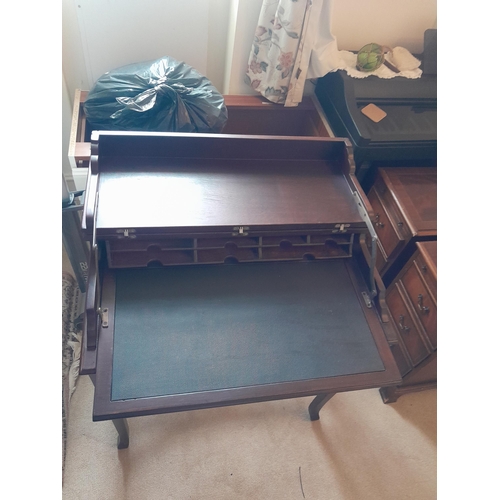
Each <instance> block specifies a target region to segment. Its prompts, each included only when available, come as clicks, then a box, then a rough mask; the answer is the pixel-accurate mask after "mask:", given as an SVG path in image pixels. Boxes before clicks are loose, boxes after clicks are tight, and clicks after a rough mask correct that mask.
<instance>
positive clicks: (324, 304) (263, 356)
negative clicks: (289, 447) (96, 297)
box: [111, 260, 384, 400]
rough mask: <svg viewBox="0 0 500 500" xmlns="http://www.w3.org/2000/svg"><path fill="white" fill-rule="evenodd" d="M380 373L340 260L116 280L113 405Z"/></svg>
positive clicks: (143, 273)
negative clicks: (173, 395)
mask: <svg viewBox="0 0 500 500" xmlns="http://www.w3.org/2000/svg"><path fill="white" fill-rule="evenodd" d="M363 307H364V306H363ZM382 370H384V365H383V363H382V361H381V359H380V356H379V353H378V351H377V348H376V345H375V342H374V340H373V337H372V334H371V332H370V330H369V327H368V324H367V322H366V319H365V317H364V314H363V312H362V309H361V305H360V303H359V301H358V298H357V296H356V294H355V292H354V290H353V286H352V283H351V280H350V278H349V275H348V272H347V269H346V267H345V263H344V262H343V261H342V260H333V261H315V262H279V263H278V262H276V263H256V264H238V265H212V266H209V265H205V266H203V265H200V266H186V267H182V266H179V267H170V268H159V269H156V268H155V269H123V270H118V271H117V272H116V309H115V333H114V354H113V368H112V394H111V399H112V400H121V399H131V398H141V397H152V396H161V395H168V394H181V393H189V392H197V391H205V390H214V389H225V388H232V387H244V386H251V385H260V384H269V383H276V382H286V381H296V380H307V379H314V378H321V377H333V376H339V375H349V374H356V373H365V372H374V371H382Z"/></svg>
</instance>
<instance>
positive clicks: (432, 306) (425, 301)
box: [401, 260, 437, 349]
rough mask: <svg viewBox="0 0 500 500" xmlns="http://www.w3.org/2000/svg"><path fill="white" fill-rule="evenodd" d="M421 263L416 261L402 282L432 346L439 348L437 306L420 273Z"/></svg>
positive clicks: (404, 275) (402, 278)
mask: <svg viewBox="0 0 500 500" xmlns="http://www.w3.org/2000/svg"><path fill="white" fill-rule="evenodd" d="M418 269H419V263H418V262H417V261H416V260H414V261H413V263H412V265H411V266H410V267H409V268H408V270H407V271H406V272H405V273H404V274H403V276H402V277H401V281H402V283H403V285H404V287H405V289H406V293H407V294H408V297H409V298H410V301H411V303H412V305H413V309H414V310H415V312H416V315H417V317H418V319H419V320H420V322H421V323H422V326H423V327H424V329H425V333H426V334H427V336H428V337H429V340H430V342H431V345H432V347H433V348H434V349H436V348H437V306H436V303H435V302H434V300H433V297H432V295H431V293H430V292H429V289H428V288H427V286H426V285H425V283H424V281H423V279H422V276H421V275H420V273H419V271H418Z"/></svg>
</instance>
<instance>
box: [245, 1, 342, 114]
mask: <svg viewBox="0 0 500 500" xmlns="http://www.w3.org/2000/svg"><path fill="white" fill-rule="evenodd" d="M332 4H333V0H263V2H262V8H261V12H260V16H259V21H258V23H257V28H256V30H255V36H254V42H253V45H252V50H251V53H250V57H249V61H248V70H247V73H246V75H245V79H246V82H247V83H248V85H250V86H251V87H252V88H253V89H254V90H256V91H257V92H259V93H260V94H262V95H263V96H264V97H266V98H267V99H268V100H270V101H272V102H276V103H280V104H284V105H285V106H296V105H297V104H299V103H300V102H301V101H302V95H303V93H304V85H305V81H306V79H309V78H319V77H321V76H324V75H325V74H326V73H328V72H329V71H331V69H332V64H333V63H332V61H333V60H334V59H335V57H336V54H337V53H338V49H337V40H336V38H335V36H334V35H333V34H332V33H331V19H332V16H331V9H332Z"/></svg>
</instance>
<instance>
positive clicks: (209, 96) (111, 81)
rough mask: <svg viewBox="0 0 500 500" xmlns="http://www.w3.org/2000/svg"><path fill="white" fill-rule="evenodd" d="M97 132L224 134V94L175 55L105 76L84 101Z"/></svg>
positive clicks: (98, 81) (137, 64) (91, 122)
mask: <svg viewBox="0 0 500 500" xmlns="http://www.w3.org/2000/svg"><path fill="white" fill-rule="evenodd" d="M84 110H85V115H86V117H87V120H88V121H89V123H90V124H91V125H92V127H93V129H94V130H122V131H126V130H133V131H148V132H201V133H203V132H205V133H210V132H215V133H217V132H220V131H221V130H222V129H223V127H224V125H225V124H226V121H227V109H226V105H225V104H224V98H223V97H222V95H221V94H220V93H219V92H218V91H217V89H216V88H215V87H214V86H213V85H212V83H211V82H210V80H208V79H207V78H206V77H204V76H203V75H201V74H200V73H198V72H197V71H196V70H195V69H193V68H192V67H190V66H188V65H187V64H185V63H183V62H179V61H176V60H175V59H173V58H171V57H163V58H161V59H157V60H156V61H149V62H144V63H135V64H129V65H127V66H123V67H121V68H118V69H115V70H113V71H109V72H107V73H105V74H104V75H102V76H101V77H100V78H99V79H98V80H97V82H96V83H95V85H94V86H93V88H92V89H91V90H90V92H89V93H88V96H87V99H86V100H85V103H84Z"/></svg>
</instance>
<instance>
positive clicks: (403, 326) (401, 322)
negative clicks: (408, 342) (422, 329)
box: [398, 314, 410, 333]
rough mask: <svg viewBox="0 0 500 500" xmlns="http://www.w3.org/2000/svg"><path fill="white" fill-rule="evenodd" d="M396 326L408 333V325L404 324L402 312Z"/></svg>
mask: <svg viewBox="0 0 500 500" xmlns="http://www.w3.org/2000/svg"><path fill="white" fill-rule="evenodd" d="M398 326H399V329H400V330H401V331H402V332H403V333H410V327H409V326H406V325H405V317H404V316H403V315H402V314H401V315H400V316H399V323H398Z"/></svg>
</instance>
